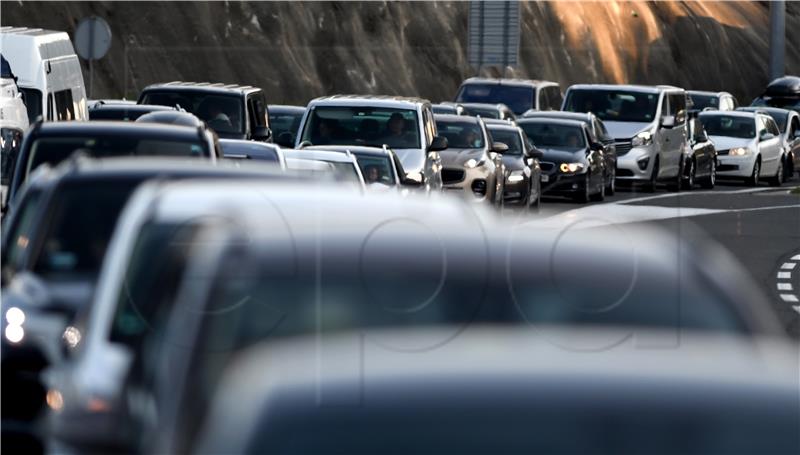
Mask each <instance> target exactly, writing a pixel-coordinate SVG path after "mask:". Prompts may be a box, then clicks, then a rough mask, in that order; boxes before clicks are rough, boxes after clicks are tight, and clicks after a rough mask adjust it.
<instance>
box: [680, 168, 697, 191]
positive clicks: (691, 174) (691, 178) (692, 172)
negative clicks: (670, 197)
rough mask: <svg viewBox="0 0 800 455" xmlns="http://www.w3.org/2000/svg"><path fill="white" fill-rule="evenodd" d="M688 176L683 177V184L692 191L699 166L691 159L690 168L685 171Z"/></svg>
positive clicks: (684, 187) (685, 188)
mask: <svg viewBox="0 0 800 455" xmlns="http://www.w3.org/2000/svg"><path fill="white" fill-rule="evenodd" d="M685 173H686V178H685V179H682V182H681V183H682V186H683V189H684V190H687V191H692V188H694V183H695V176H696V174H697V166H696V165H695V161H694V160H689V169H688V170H686V171H685Z"/></svg>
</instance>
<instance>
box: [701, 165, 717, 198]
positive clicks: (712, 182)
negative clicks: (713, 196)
mask: <svg viewBox="0 0 800 455" xmlns="http://www.w3.org/2000/svg"><path fill="white" fill-rule="evenodd" d="M701 185H702V186H703V188H705V189H708V190H711V189H714V187H715V186H716V185H717V159H716V158H714V159H713V160H711V169H709V171H708V177H706V178H704V179H703V182H702V183H701Z"/></svg>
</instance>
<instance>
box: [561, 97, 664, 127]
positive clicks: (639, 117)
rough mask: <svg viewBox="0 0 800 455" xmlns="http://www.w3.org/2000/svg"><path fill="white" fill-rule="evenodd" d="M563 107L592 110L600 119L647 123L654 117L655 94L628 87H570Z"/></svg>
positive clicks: (656, 98) (581, 110) (574, 109)
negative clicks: (624, 88)
mask: <svg viewBox="0 0 800 455" xmlns="http://www.w3.org/2000/svg"><path fill="white" fill-rule="evenodd" d="M564 106H565V107H564V110H565V111H570V112H591V113H593V114H594V115H596V116H597V117H599V118H600V120H603V121H611V122H638V123H650V122H652V121H653V119H655V117H656V109H657V108H658V94H657V93H643V92H637V91H628V90H608V89H571V90H570V91H569V93H567V100H566V102H565V103H564Z"/></svg>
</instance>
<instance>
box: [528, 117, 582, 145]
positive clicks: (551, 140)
mask: <svg viewBox="0 0 800 455" xmlns="http://www.w3.org/2000/svg"><path fill="white" fill-rule="evenodd" d="M520 128H522V131H524V132H525V134H526V135H527V136H528V139H530V141H531V142H532V143H533V145H534V146H536V147H542V148H562V149H567V150H576V149H580V148H583V147H585V146H586V141H585V140H584V137H583V131H582V130H581V129H580V127H577V126H572V125H558V124H550V123H524V124H522V125H520Z"/></svg>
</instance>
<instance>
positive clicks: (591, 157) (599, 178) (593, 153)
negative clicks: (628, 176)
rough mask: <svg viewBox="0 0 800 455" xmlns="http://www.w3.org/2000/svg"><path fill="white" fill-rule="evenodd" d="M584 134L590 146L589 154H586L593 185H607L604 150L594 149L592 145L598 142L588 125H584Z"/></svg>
mask: <svg viewBox="0 0 800 455" xmlns="http://www.w3.org/2000/svg"><path fill="white" fill-rule="evenodd" d="M583 135H584V137H585V139H586V145H587V146H588V150H589V152H588V154H587V155H586V161H588V162H589V170H590V172H591V173H592V179H593V181H592V182H591V184H592V185H595V186H598V187H599V186H601V185H602V186H605V184H606V175H605V174H606V165H605V163H604V162H603V161H604V159H605V158H604V157H603V152H602V151H600V150H594V149H592V147H591V145H592V144H593V143H597V139H596V138H595V137H594V134H592V132H591V130H590V129H589V127H588V126H587V125H583Z"/></svg>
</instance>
